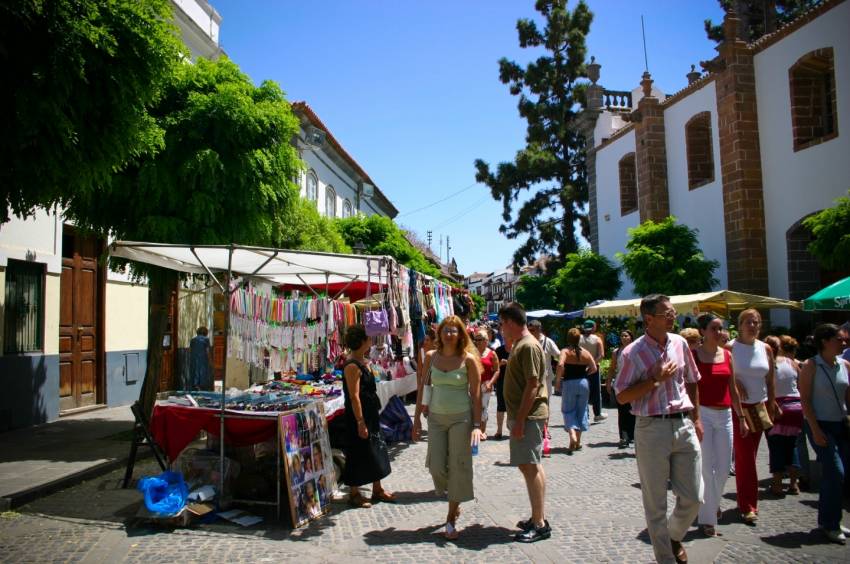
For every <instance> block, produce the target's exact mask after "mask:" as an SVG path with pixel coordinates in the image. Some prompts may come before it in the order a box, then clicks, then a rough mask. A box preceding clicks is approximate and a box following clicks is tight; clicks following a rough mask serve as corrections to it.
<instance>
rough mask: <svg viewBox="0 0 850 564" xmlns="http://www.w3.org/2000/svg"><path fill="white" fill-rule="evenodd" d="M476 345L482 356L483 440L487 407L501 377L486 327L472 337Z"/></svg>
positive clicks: (485, 437)
mask: <svg viewBox="0 0 850 564" xmlns="http://www.w3.org/2000/svg"><path fill="white" fill-rule="evenodd" d="M472 341H473V342H474V343H475V347H476V348H477V349H478V354H479V355H480V356H481V366H483V367H484V368H483V370H482V371H481V440H482V441H486V440H487V408H489V407H490V397H491V396H492V395H493V384H495V383H496V380H495V379H494V378H493V375H494V374H495V375H496V378H498V377H499V357H497V356H496V351H494V350H493V349H491V348H489V347H488V346H487V343H489V342H490V337H489V335H488V334H487V330H486V329H481V330H480V331H478V332H477V333H475V336H474V337H473V338H472Z"/></svg>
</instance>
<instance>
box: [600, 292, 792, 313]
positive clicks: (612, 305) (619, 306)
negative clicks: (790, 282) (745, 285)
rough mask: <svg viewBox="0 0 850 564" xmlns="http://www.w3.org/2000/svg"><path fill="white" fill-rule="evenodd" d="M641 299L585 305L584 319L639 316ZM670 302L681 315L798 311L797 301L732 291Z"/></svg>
mask: <svg viewBox="0 0 850 564" xmlns="http://www.w3.org/2000/svg"><path fill="white" fill-rule="evenodd" d="M640 300H641V299H640V298H635V299H631V300H609V301H605V302H602V303H600V304H597V305H593V306H588V307H586V308H584V317H590V318H597V317H639V316H640ZM670 303H671V304H672V305H673V307H675V308H676V311H678V312H679V314H680V315H699V314H700V313H701V312H704V311H710V312H713V313H716V314H718V315H720V316H723V317H729V316H730V312H733V311H740V310H744V309H747V308H750V307H753V308H758V309H771V308H782V309H796V310H799V309H801V307H800V302H796V301H792V300H781V299H778V298H771V297H768V296H757V295H755V294H745V293H743V292H733V291H731V290H718V291H716V292H703V293H700V294H682V295H679V296H670Z"/></svg>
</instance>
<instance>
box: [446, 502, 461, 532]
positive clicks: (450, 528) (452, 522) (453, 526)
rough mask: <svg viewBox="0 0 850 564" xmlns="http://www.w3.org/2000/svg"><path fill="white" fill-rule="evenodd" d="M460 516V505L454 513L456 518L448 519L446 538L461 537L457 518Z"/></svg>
mask: <svg viewBox="0 0 850 564" xmlns="http://www.w3.org/2000/svg"><path fill="white" fill-rule="evenodd" d="M459 517H460V507H458V508H457V511H456V512H455V514H454V518H453V519H452V518H448V519H446V539H448V540H457V539H458V537H460V531H458V530H457V520H458V518H459Z"/></svg>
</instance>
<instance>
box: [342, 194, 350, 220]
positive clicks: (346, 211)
mask: <svg viewBox="0 0 850 564" xmlns="http://www.w3.org/2000/svg"><path fill="white" fill-rule="evenodd" d="M351 209H352V208H351V202H350V201H348V198H346V199H345V200H343V202H342V217H351Z"/></svg>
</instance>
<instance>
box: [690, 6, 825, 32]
mask: <svg viewBox="0 0 850 564" xmlns="http://www.w3.org/2000/svg"><path fill="white" fill-rule="evenodd" d="M717 1H718V3H719V4H720V7H721V8H723V11H724V12H728V11H729V10H731V9H733V8H734V9H735V13H736V14H737V15H738V18H739V19H740V20H741V25H742V27H743V29H744V30H746V31H745V36H744V37H742V39H744V40H746V41H755V40H756V39H758V38H759V37H761V36H762V35H765V34H767V33H771V32H773V31H776V29H777V28H778V27H781V26H783V25H785V24H787V23H788V22H790V21H791V20H794V19H795V18H797V17H798V16H800V15H801V14H803V13H804V12H806V11H808V10H809V9H811V8H813V7H814V6H815V5H816V4H818V3H820V2H821V1H822V0H770V1H765V0H717ZM705 33H706V35H708V38H709V39H711V40H712V41H717V42H718V43H719V42H722V41H723V26H722V24H715V23H714V22H713V21H711V20H710V19H707V20H705Z"/></svg>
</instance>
